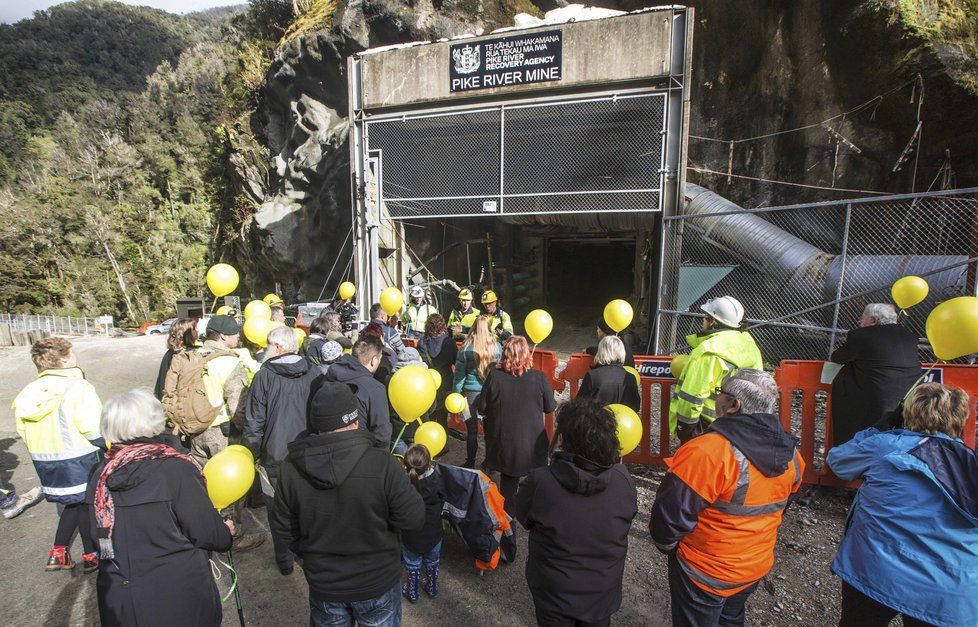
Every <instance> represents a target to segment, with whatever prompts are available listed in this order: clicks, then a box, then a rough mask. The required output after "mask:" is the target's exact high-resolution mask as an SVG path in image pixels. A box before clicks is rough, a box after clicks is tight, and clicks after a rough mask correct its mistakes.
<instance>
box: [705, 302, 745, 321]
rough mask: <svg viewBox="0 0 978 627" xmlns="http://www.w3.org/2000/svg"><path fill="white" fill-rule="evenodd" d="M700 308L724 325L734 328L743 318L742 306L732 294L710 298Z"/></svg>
mask: <svg viewBox="0 0 978 627" xmlns="http://www.w3.org/2000/svg"><path fill="white" fill-rule="evenodd" d="M700 309H702V310H703V311H705V312H706V313H707V315H709V316H710V317H711V318H713V319H714V320H716V321H717V322H719V323H720V324H722V325H723V326H725V327H730V328H731V329H736V328H737V327H739V326H740V323H741V322H742V321H743V319H744V306H743V305H741V304H740V301H739V300H737V299H736V298H734V297H733V296H720V297H718V298H711V299H710V300H708V301H706V302H705V303H703V305H702V306H700Z"/></svg>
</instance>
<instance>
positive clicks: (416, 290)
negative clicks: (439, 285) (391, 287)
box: [411, 285, 424, 298]
mask: <svg viewBox="0 0 978 627" xmlns="http://www.w3.org/2000/svg"><path fill="white" fill-rule="evenodd" d="M411 298H424V290H423V289H421V288H420V287H419V286H417V285H415V286H414V287H412V288H411Z"/></svg>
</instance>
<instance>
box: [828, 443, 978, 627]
mask: <svg viewBox="0 0 978 627" xmlns="http://www.w3.org/2000/svg"><path fill="white" fill-rule="evenodd" d="M826 462H827V463H828V464H829V466H830V467H831V468H832V472H834V473H835V474H836V475H838V476H839V477H840V478H841V479H845V480H853V479H859V478H862V480H863V483H862V486H860V488H859V492H858V494H857V495H856V500H855V501H853V504H852V508H851V509H850V511H849V519H848V521H847V522H846V531H845V536H844V537H843V539H842V545H841V546H840V547H839V552H838V554H837V555H836V557H835V562H833V564H832V572H834V573H835V574H836V575H838V576H839V577H841V578H842V580H843V581H845V582H846V583H848V584H849V585H851V586H853V587H854V588H856V589H857V590H859V591H860V592H862V593H863V594H865V595H866V596H868V597H870V598H872V599H875V600H876V601H878V602H880V603H882V604H884V605H886V606H887V607H890V608H892V609H895V610H899V611H900V612H901V613H903V614H905V615H907V616H912V617H913V618H917V619H919V620H922V621H925V622H928V623H933V624H935V625H961V626H965V625H967V626H969V627H974V625H978V594H976V591H978V456H976V454H975V452H974V451H972V450H971V449H970V448H968V447H967V446H966V445H965V444H964V443H963V442H961V441H960V440H956V439H953V438H950V437H948V436H945V435H930V436H928V435H923V434H920V433H915V432H913V431H905V430H902V429H898V430H894V431H886V432H883V433H880V432H879V431H877V430H876V429H866V430H865V431H860V432H859V433H857V434H856V436H855V438H853V439H852V440H850V441H849V442H847V443H845V444H843V445H842V446H838V447H835V448H833V449H832V450H831V451H829V455H828V457H827V459H826Z"/></svg>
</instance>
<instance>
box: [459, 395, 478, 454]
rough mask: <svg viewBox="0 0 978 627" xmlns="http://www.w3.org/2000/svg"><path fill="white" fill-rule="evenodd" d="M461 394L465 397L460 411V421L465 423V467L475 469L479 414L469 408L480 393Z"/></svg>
mask: <svg viewBox="0 0 978 627" xmlns="http://www.w3.org/2000/svg"><path fill="white" fill-rule="evenodd" d="M462 394H463V395H464V396H465V409H463V410H462V420H464V421H465V465H466V466H468V467H469V468H475V455H476V453H477V452H478V451H479V412H477V411H473V410H472V409H471V407H472V403H473V402H474V401H475V399H476V398H478V397H479V394H480V392H462Z"/></svg>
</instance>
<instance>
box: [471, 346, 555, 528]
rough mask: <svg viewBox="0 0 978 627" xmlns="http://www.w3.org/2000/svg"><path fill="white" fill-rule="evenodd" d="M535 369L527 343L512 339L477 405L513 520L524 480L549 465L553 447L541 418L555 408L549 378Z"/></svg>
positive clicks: (489, 454)
mask: <svg viewBox="0 0 978 627" xmlns="http://www.w3.org/2000/svg"><path fill="white" fill-rule="evenodd" d="M532 365H533V362H532V359H531V356H530V347H529V346H528V345H527V343H526V338H525V337H523V336H520V335H513V336H511V337H510V338H509V339H507V340H506V341H505V342H504V343H503V357H502V359H501V360H500V361H499V365H498V366H497V367H496V368H493V369H492V370H490V371H489V376H487V377H486V381H485V383H483V384H482V392H481V394H480V395H479V399H478V409H479V413H480V414H482V416H483V419H482V428H483V431H484V432H485V437H486V466H487V467H488V468H489V469H491V470H498V471H499V493H500V494H501V495H502V496H503V498H504V499H505V507H506V511H507V512H510V514H512V512H511V511H510V508H511V505H510V501H511V500H512V497H513V495H514V494H516V488H517V486H518V485H519V482H520V479H521V478H522V477H524V476H525V475H526V474H527V473H529V472H530V471H531V470H533V469H534V468H539V467H540V466H546V465H547V452H548V450H549V448H550V445H549V442H548V440H547V431H546V429H545V428H544V423H543V416H544V414H547V413H550V412H552V411H553V410H554V409H555V408H556V407H557V404H556V402H555V401H554V392H553V389H552V388H551V387H550V383H549V382H548V381H547V377H546V376H544V374H543V373H542V372H540V371H539V370H533V369H532Z"/></svg>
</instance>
